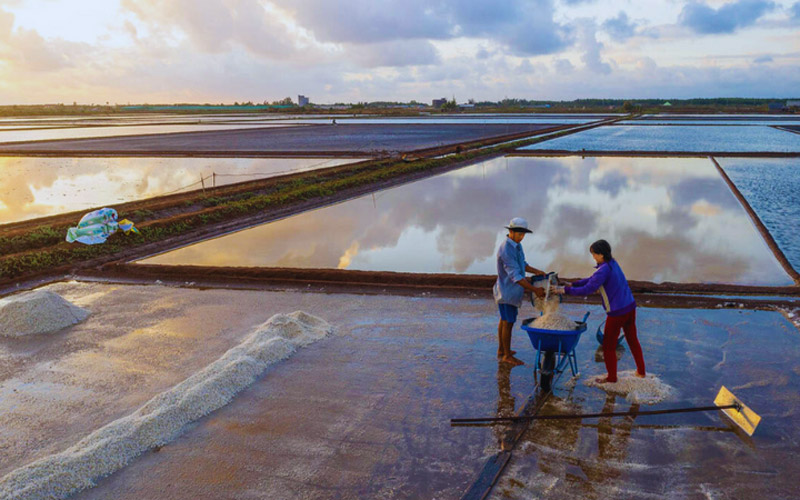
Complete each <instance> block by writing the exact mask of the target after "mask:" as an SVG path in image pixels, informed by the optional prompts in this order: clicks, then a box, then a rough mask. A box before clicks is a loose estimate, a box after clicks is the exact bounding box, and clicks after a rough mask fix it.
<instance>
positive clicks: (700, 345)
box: [462, 309, 800, 499]
mask: <svg viewBox="0 0 800 500" xmlns="http://www.w3.org/2000/svg"><path fill="white" fill-rule="evenodd" d="M637 316H638V319H637V323H638V328H639V332H640V333H639V339H640V341H641V343H642V348H643V350H644V356H645V362H646V364H647V370H648V372H649V373H654V374H658V376H659V377H660V378H661V380H663V381H664V382H665V383H667V384H669V385H670V386H672V387H673V388H674V389H675V394H674V395H673V396H672V398H671V399H670V400H668V401H667V402H664V403H660V404H659V405H658V406H657V407H658V408H660V409H663V408H680V407H687V406H707V405H709V404H711V402H712V401H713V399H714V397H715V395H716V393H717V391H718V390H719V388H720V386H722V385H725V386H726V387H728V388H729V389H730V390H732V391H733V392H735V393H736V394H737V396H739V397H741V398H743V399H744V400H745V401H747V404H748V406H750V407H751V408H755V409H757V411H759V412H760V414H761V415H762V416H763V417H764V418H765V419H766V420H768V421H769V422H770V424H769V426H768V427H763V428H762V427H759V428H758V429H757V431H756V434H755V435H754V436H753V437H752V438H748V437H747V436H746V435H744V434H743V433H741V432H740V431H737V430H736V428H735V427H734V426H733V425H732V424H730V423H727V422H728V421H727V419H724V417H721V416H720V413H719V412H709V413H691V414H673V415H660V416H639V417H635V418H632V417H617V418H601V419H585V420H583V421H580V420H573V421H541V422H537V423H535V424H533V425H531V427H530V429H529V430H528V431H527V433H526V434H525V436H524V437H523V439H522V442H521V443H520V445H518V449H519V451H518V452H517V451H515V453H514V456H513V458H512V460H511V463H510V466H509V468H508V469H507V470H506V472H505V474H504V475H503V478H502V479H501V480H500V482H499V483H498V485H497V486H496V487H495V488H494V490H493V492H492V495H491V497H490V498H493V499H500V498H512V499H523V498H524V499H528V498H542V499H549V498H587V499H601V498H654V499H655V498H787V499H788V498H793V497H794V496H795V491H796V487H797V485H796V482H795V479H796V478H797V477H798V475H799V474H800V466H798V463H797V461H796V460H794V458H793V457H794V454H795V453H796V449H797V448H796V446H797V444H796V443H797V439H798V437H800V431H799V430H798V427H797V421H798V419H799V418H800V397H798V393H797V389H796V388H797V387H798V385H800V370H798V367H797V364H796V362H795V360H796V358H797V356H798V354H800V348H799V347H798V342H797V339H798V332H797V330H796V329H795V327H794V326H793V325H791V323H789V322H788V321H787V320H785V319H784V318H783V317H782V316H781V315H780V314H778V313H772V312H754V311H703V310H698V311H684V310H671V311H666V310H657V309H640V310H639V311H637ZM591 328H592V327H591V325H590V330H591ZM597 347H598V344H597V342H596V341H595V340H594V339H593V338H584V339H582V340H581V342H580V344H579V350H578V353H577V355H578V359H579V361H581V363H582V367H581V372H582V373H581V381H578V382H577V383H569V381H568V380H567V378H568V375H565V376H564V377H563V378H562V381H561V383H560V384H559V385H557V386H556V389H555V391H554V394H553V397H551V398H550V399H549V401H548V403H547V404H546V405H545V406H544V408H543V409H542V411H541V414H566V413H594V412H600V411H603V412H610V411H618V412H619V411H628V410H630V409H637V408H639V409H641V410H648V409H651V408H654V407H655V406H653V407H649V406H648V405H643V404H642V405H638V404H632V403H630V402H628V401H626V399H625V397H624V396H619V395H616V396H615V395H607V394H606V393H605V392H604V391H602V390H600V389H598V388H595V387H588V386H587V385H585V384H584V383H583V381H584V380H586V379H588V378H590V377H592V376H594V375H596V374H599V373H603V371H604V370H603V365H602V362H596V361H595V354H594V352H593V350H594V349H595V348H597ZM619 363H620V366H621V368H622V369H632V368H633V360H632V359H631V356H630V353H629V352H628V351H627V349H626V350H624V351H623V352H622V359H621V360H620V362H619ZM511 385H512V388H513V381H512V383H511ZM462 432H468V430H464V431H462Z"/></svg>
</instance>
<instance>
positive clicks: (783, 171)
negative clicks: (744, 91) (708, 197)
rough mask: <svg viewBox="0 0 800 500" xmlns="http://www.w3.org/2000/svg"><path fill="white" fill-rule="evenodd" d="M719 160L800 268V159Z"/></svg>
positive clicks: (794, 263) (786, 253) (773, 235)
mask: <svg viewBox="0 0 800 500" xmlns="http://www.w3.org/2000/svg"><path fill="white" fill-rule="evenodd" d="M798 137H800V136H798ZM718 161H719V163H720V165H722V167H723V169H724V170H725V172H726V173H727V174H728V177H730V178H731V180H732V181H733V183H734V184H735V185H736V187H737V188H738V189H739V191H741V192H742V194H743V195H744V197H745V198H746V199H747V201H748V203H750V206H751V207H753V210H755V212H756V214H758V218H759V219H761V222H763V223H764V225H765V226H767V229H769V232H770V234H772V237H773V238H775V241H776V242H777V243H778V246H779V247H780V248H781V250H782V251H783V253H784V254H785V255H786V258H787V259H789V262H791V264H792V267H794V268H795V269H800V233H798V231H797V223H798V221H800V164H798V161H797V160H792V159H774V158H760V159H756V158H748V159H744V158H741V159H740V158H720V159H719V160H718Z"/></svg>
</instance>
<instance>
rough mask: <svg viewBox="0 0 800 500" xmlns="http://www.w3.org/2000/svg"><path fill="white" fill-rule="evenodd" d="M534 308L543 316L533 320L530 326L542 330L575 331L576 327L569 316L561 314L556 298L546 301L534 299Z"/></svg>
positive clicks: (558, 301)
mask: <svg viewBox="0 0 800 500" xmlns="http://www.w3.org/2000/svg"><path fill="white" fill-rule="evenodd" d="M533 305H534V307H535V308H536V309H537V310H539V311H542V312H543V313H544V314H542V315H541V316H539V317H538V318H536V319H535V320H533V322H532V323H531V326H532V327H533V328H540V329H542V330H575V329H576V328H577V325H576V324H575V322H574V321H573V320H572V319H570V317H569V316H567V315H566V314H564V313H562V312H561V311H560V310H559V308H560V306H561V300H560V299H559V298H558V296H557V295H556V296H552V297H550V298H549V299H548V300H545V299H540V298H538V297H537V298H536V299H534V301H533Z"/></svg>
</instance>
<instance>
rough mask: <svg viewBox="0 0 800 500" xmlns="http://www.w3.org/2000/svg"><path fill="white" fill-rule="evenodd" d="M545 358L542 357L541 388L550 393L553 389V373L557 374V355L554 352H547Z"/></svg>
mask: <svg viewBox="0 0 800 500" xmlns="http://www.w3.org/2000/svg"><path fill="white" fill-rule="evenodd" d="M543 354H544V356H542V361H541V364H542V366H541V369H542V374H541V378H540V380H541V382H540V386H541V388H542V390H543V391H544V392H550V389H552V386H551V384H552V382H553V373H554V372H555V368H556V353H554V352H553V351H545V352H544V353H543Z"/></svg>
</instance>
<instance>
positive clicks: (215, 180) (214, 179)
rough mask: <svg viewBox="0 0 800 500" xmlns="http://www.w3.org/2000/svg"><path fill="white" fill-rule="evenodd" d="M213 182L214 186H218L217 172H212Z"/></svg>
mask: <svg viewBox="0 0 800 500" xmlns="http://www.w3.org/2000/svg"><path fill="white" fill-rule="evenodd" d="M211 182H212V183H213V186H214V187H217V173H216V172H211Z"/></svg>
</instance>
